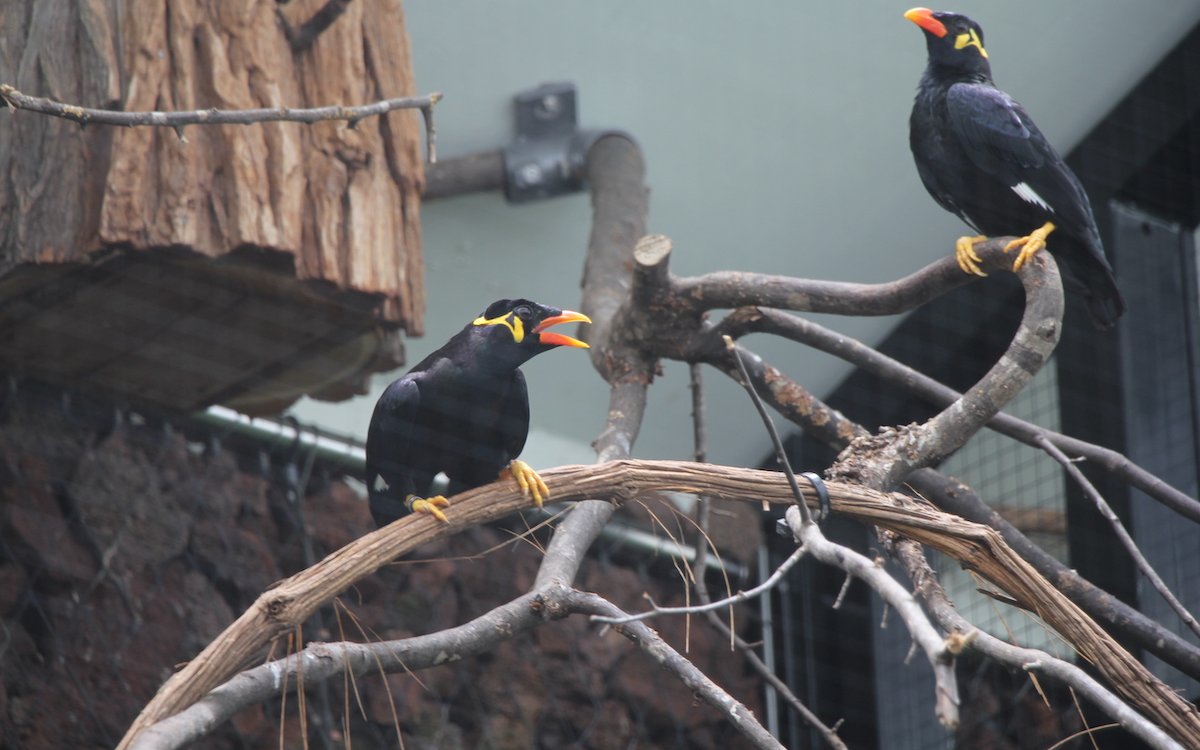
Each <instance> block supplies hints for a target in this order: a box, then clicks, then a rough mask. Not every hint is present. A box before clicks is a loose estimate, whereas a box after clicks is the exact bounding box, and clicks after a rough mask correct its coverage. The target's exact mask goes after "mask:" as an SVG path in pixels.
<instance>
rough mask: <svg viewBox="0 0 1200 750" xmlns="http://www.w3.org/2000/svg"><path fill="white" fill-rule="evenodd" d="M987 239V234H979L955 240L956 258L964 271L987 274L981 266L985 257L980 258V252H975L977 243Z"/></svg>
mask: <svg viewBox="0 0 1200 750" xmlns="http://www.w3.org/2000/svg"><path fill="white" fill-rule="evenodd" d="M986 239H987V237H986V236H984V235H982V234H977V235H975V236H974V237H959V238H958V239H957V240H956V241H955V242H954V259H955V260H957V261H958V267H959V268H961V269H962V270H963V273H969V274H971V275H973V276H987V274H986V273H984V270H983V269H982V268H980V267H979V264H980V263H982V262H983V258H980V257H979V253H977V252H975V245H976V244H978V243H980V242H983V241H984V240H986Z"/></svg>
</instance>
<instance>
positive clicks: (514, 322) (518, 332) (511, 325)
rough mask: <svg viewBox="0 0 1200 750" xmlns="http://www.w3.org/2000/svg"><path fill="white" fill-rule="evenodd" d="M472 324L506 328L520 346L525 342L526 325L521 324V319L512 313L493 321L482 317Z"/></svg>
mask: <svg viewBox="0 0 1200 750" xmlns="http://www.w3.org/2000/svg"><path fill="white" fill-rule="evenodd" d="M471 322H472V324H474V325H477V326H504V327H505V328H507V329H508V330H509V331H510V332H511V333H512V337H513V341H515V342H517V343H518V344H519V343H521V342H522V341H524V340H525V324H524V323H522V322H521V319H520V318H518V317H517V316H516V315H513V314H512V313H505V314H503V315H501V316H499V317H496V318H491V319H488V318H485V317H483V316H482V315H480V316H479V317H478V318H476V319H475V320H473V321H471Z"/></svg>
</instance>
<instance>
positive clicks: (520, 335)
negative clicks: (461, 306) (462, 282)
mask: <svg viewBox="0 0 1200 750" xmlns="http://www.w3.org/2000/svg"><path fill="white" fill-rule="evenodd" d="M591 322H592V321H591V319H590V318H588V316H586V315H584V314H583V313H577V312H572V311H570V310H560V309H558V308H557V307H547V306H546V305H539V304H538V303H536V302H530V301H529V300H527V299H502V300H497V301H496V302H493V303H492V304H490V305H488V308H487V309H486V310H484V311H483V313H482V314H481V315H480V316H479V317H477V318H475V320H473V321H471V327H473V328H474V329H476V335H477V336H481V337H483V338H484V339H485V340H487V341H488V342H490V343H491V344H492V345H493V346H494V347H495V348H496V349H497V351H504V352H507V353H510V354H511V358H512V359H513V360H515V361H516V362H517V364H519V363H520V362H524V361H525V360H527V359H529V358H530V357H532V356H534V355H535V354H540V353H542V352H544V351H549V350H550V349H553V348H555V347H558V346H574V347H578V348H581V349H587V348H588V345H587V344H586V343H584V342H582V341H580V340H579V339H574V338H571V337H570V336H567V335H565V334H561V333H557V332H554V331H547V330H546V329H547V328H549V327H551V326H555V325H558V324H560V323H591Z"/></svg>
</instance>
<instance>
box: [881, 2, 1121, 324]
mask: <svg viewBox="0 0 1200 750" xmlns="http://www.w3.org/2000/svg"><path fill="white" fill-rule="evenodd" d="M904 17H905V18H907V19H908V20H910V21H912V22H913V23H915V24H916V25H917V26H920V27H921V30H922V31H924V32H925V44H926V47H927V48H928V51H929V64H928V65H927V66H926V68H925V73H924V75H922V76H921V83H920V85H919V86H918V87H917V98H916V102H915V103H914V104H913V110H912V117H911V119H910V120H909V128H910V129H909V144H910V145H911V147H912V153H913V158H914V159H915V160H916V162H917V172H919V173H920V175H921V182H923V183H925V188H926V189H927V190H928V191H929V193H930V195H932V196H933V198H934V200H936V201H937V202H938V203H939V204H941V206H942V208H945V209H946V210H947V211H951V212H953V213H955V214H957V215H958V217H959V218H960V219H962V220H963V221H965V222H966V223H967V224H969V225H971V227H972V228H974V229H975V231H977V232H980V233H981V236H978V237H961V238H959V240H958V242H957V243H956V246H955V255H956V257H957V259H958V264H959V265H960V266H961V267H962V269H963V270H964V271H966V272H967V273H973V274H978V275H980V276H983V275H984V273H983V271H981V270H980V268H979V266H978V263H979V256H978V255H977V254H976V253H975V250H974V245H975V243H976V242H980V241H982V240H984V239H986V238H987V237H986V236H985V235H1005V234H1024V233H1026V232H1028V235H1027V236H1024V237H1021V238H1020V239H1018V240H1015V241H1014V242H1012V243H1010V244H1009V246H1008V247H1007V248H1005V249H1006V250H1011V249H1013V248H1014V247H1021V248H1022V250H1021V252H1020V254H1019V255H1018V256H1017V259H1016V262H1015V263H1014V264H1013V270H1014V271H1015V270H1017V269H1019V268H1020V267H1021V266H1022V265H1023V264H1024V263H1025V261H1027V260H1028V259H1029V258H1030V257H1032V256H1033V254H1034V253H1036V252H1037V251H1038V250H1040V249H1042V248H1043V247H1045V246H1046V237H1047V235H1049V234H1050V233H1051V232H1053V231H1054V230H1056V229H1057V230H1058V231H1057V232H1056V233H1055V235H1054V239H1053V241H1052V242H1051V247H1050V250H1051V251H1052V252H1053V253H1054V254H1055V255H1056V256H1057V257H1058V258H1059V259H1060V260H1062V261H1065V265H1066V278H1067V281H1068V282H1069V283H1070V284H1071V285H1072V287H1075V288H1077V289H1078V290H1079V291H1080V292H1082V294H1083V296H1084V297H1085V299H1086V300H1087V305H1088V312H1089V313H1090V314H1091V318H1092V322H1093V323H1095V324H1096V326H1097V327H1100V328H1109V327H1111V326H1112V325H1113V324H1114V323H1116V321H1117V318H1119V317H1120V316H1121V313H1123V312H1124V311H1125V302H1124V301H1123V300H1122V299H1121V293H1120V291H1119V290H1118V289H1117V284H1116V280H1115V279H1113V273H1112V267H1111V266H1110V265H1109V264H1108V260H1107V259H1106V258H1105V256H1104V247H1103V245H1102V244H1101V242H1100V233H1099V232H1098V231H1097V230H1096V220H1095V218H1094V217H1093V216H1092V208H1091V205H1090V204H1089V203H1088V198H1087V194H1086V193H1084V191H1083V186H1082V185H1080V184H1079V179H1078V178H1077V177H1076V176H1075V174H1074V173H1073V172H1072V171H1071V170H1070V169H1069V168H1068V167H1067V165H1066V164H1064V163H1063V160H1062V158H1061V157H1060V156H1059V155H1058V153H1057V152H1056V151H1055V150H1054V147H1053V146H1051V145H1050V143H1049V142H1047V141H1046V138H1045V137H1044V136H1043V135H1042V133H1041V131H1040V130H1038V127H1037V125H1035V124H1034V122H1033V120H1032V119H1030V117H1029V113H1027V112H1026V111H1025V108H1024V107H1022V106H1021V105H1020V104H1018V103H1017V101H1016V100H1015V99H1013V98H1012V97H1011V96H1009V95H1008V94H1006V93H1004V92H1003V91H1001V90H1000V89H998V88H996V85H995V84H994V83H993V82H992V71H991V66H990V65H989V64H988V55H987V52H986V51H985V50H984V47H983V30H982V29H981V28H980V27H979V24H977V23H975V22H974V21H972V20H971V19H969V18H967V17H966V16H961V15H958V14H955V13H935V12H933V11H931V10H929V9H928V8H913V9H912V10H910V11H908V12H907V13H905V14H904ZM1031 230H1032V231H1031Z"/></svg>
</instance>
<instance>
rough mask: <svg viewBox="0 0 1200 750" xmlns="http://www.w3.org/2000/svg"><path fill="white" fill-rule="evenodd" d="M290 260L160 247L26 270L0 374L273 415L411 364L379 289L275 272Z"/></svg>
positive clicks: (0, 305)
mask: <svg viewBox="0 0 1200 750" xmlns="http://www.w3.org/2000/svg"><path fill="white" fill-rule="evenodd" d="M289 259H290V256H285V254H282V253H263V252H261V251H243V252H235V253H232V254H229V255H227V256H225V257H223V258H222V259H220V260H216V261H214V260H210V259H207V258H200V257H196V256H194V255H193V254H191V253H186V252H182V251H167V250H157V251H154V252H142V251H124V252H110V253H109V254H108V255H107V257H104V258H102V259H97V261H96V262H95V263H92V264H89V265H82V264H46V265H26V266H22V267H20V268H18V269H16V270H14V271H12V272H10V273H9V274H8V275H7V276H4V277H3V278H0V369H3V370H6V371H10V372H14V373H17V374H20V375H26V376H33V377H37V378H40V379H43V380H48V381H50V382H54V383H59V384H62V385H66V386H70V387H74V388H82V389H85V390H93V391H97V392H103V393H106V394H108V395H110V396H111V395H116V396H117V397H118V398H124V399H127V400H128V401H129V403H131V404H135V405H136V404H149V405H153V406H155V407H158V408H166V409H169V410H173V411H179V410H182V411H190V410H194V409H199V408H203V407H205V406H208V405H209V404H213V403H223V404H226V405H228V406H232V407H234V408H238V409H241V410H243V411H248V412H251V413H273V412H276V411H278V410H280V409H282V408H284V407H285V406H286V405H287V404H289V403H291V402H292V401H294V400H295V399H296V398H298V397H299V396H301V395H303V394H305V393H313V394H316V395H325V396H327V397H332V398H344V397H346V396H349V395H352V393H353V392H355V391H356V390H361V389H363V388H365V385H366V379H367V378H368V376H369V375H370V373H371V372H373V371H377V370H386V369H392V368H394V367H398V366H399V365H400V364H402V362H403V349H402V347H401V345H400V343H399V333H398V332H397V331H395V330H391V331H388V330H385V329H384V328H383V325H384V324H382V323H380V321H379V318H378V317H377V316H376V313H377V308H378V306H379V305H380V304H382V302H383V295H371V294H362V293H352V292H338V291H336V290H335V289H333V288H332V285H329V284H323V283H321V282H303V281H297V280H296V279H295V278H293V277H292V274H291V272H290V270H285V269H277V270H272V269H270V268H269V266H268V264H269V263H279V262H280V261H283V262H284V263H287V261H288V260H289ZM331 387H333V388H335V390H334V391H332V392H326V393H322V391H325V390H326V389H329V388H331Z"/></svg>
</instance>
